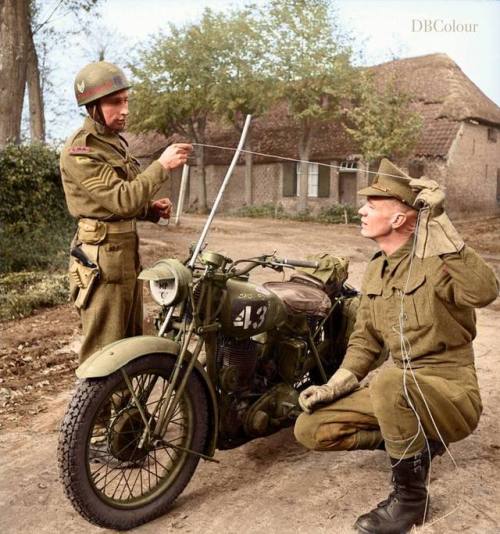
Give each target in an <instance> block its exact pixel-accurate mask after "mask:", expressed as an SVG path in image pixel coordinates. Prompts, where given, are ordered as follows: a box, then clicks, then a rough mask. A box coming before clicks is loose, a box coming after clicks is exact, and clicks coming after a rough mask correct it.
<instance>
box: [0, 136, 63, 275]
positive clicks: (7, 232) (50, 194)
mask: <svg viewBox="0 0 500 534" xmlns="http://www.w3.org/2000/svg"><path fill="white" fill-rule="evenodd" d="M58 159H59V158H58V154H57V153H56V152H55V151H54V150H52V149H50V148H48V147H45V146H42V145H32V146H25V145H20V146H13V145H9V146H7V147H6V148H5V150H3V151H1V152H0V176H2V179H1V180H0V273H2V272H4V273H5V272H10V271H21V270H25V269H47V268H48V269H50V270H54V269H57V268H61V266H63V265H65V264H66V263H67V248H68V247H69V241H70V239H71V233H72V231H73V228H72V227H73V223H72V222H71V219H70V217H69V214H68V213H67V211H66V204H65V201H64V192H63V189H62V185H61V179H60V174H59V166H58Z"/></svg>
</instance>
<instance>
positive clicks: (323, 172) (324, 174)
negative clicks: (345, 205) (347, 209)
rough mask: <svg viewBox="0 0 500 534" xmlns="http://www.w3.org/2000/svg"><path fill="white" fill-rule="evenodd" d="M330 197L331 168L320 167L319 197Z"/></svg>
mask: <svg viewBox="0 0 500 534" xmlns="http://www.w3.org/2000/svg"><path fill="white" fill-rule="evenodd" d="M329 196H330V167H325V166H324V165H319V179H318V197H321V198H328V197H329Z"/></svg>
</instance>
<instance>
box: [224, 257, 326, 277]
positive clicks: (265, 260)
mask: <svg viewBox="0 0 500 534" xmlns="http://www.w3.org/2000/svg"><path fill="white" fill-rule="evenodd" d="M240 262H241V263H243V262H247V263H248V265H247V266H246V267H244V268H243V269H239V270H237V269H235V268H234V266H235V265H236V264H237V263H240ZM258 266H261V267H270V268H271V269H278V270H283V267H308V268H311V269H316V268H317V267H318V266H319V264H318V262H316V261H307V260H292V259H290V258H283V259H280V258H276V257H274V256H262V257H260V258H249V259H248V260H239V261H237V262H235V263H234V264H233V267H232V269H231V275H232V276H243V275H245V274H247V273H249V272H250V271H251V270H252V269H254V268H255V267H258Z"/></svg>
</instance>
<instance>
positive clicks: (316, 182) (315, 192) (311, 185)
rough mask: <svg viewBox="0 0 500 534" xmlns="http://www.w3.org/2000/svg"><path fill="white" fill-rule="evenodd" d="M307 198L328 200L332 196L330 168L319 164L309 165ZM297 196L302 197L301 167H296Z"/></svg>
mask: <svg viewBox="0 0 500 534" xmlns="http://www.w3.org/2000/svg"><path fill="white" fill-rule="evenodd" d="M306 172H307V196H308V197H311V198H327V197H329V196H330V168H329V167H327V166H326V165H320V164H318V163H309V164H308V165H307V171H306ZM295 184H296V185H295V189H296V195H297V196H300V166H299V165H297V166H296V179H295Z"/></svg>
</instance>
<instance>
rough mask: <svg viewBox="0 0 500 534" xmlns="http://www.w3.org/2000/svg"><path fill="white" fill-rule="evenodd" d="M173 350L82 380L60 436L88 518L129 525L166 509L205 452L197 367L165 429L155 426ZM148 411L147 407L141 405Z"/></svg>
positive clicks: (76, 500) (69, 487) (64, 462)
mask: <svg viewBox="0 0 500 534" xmlns="http://www.w3.org/2000/svg"><path fill="white" fill-rule="evenodd" d="M174 363H175V357H173V356H170V355H148V356H144V357H142V358H139V359H137V360H134V361H133V362H130V363H129V364H127V365H126V366H125V367H124V370H125V372H126V374H127V375H128V377H129V379H130V383H131V385H132V388H133V390H134V394H135V396H136V397H137V399H138V400H139V405H140V407H138V406H137V405H136V403H135V401H134V399H133V396H132V395H131V394H130V391H129V390H128V388H127V385H126V383H125V381H124V378H123V376H122V373H121V372H120V371H116V372H115V373H113V374H111V375H109V376H107V377H105V378H102V379H101V378H100V379H88V380H83V381H82V382H81V383H80V384H79V386H78V388H77V390H76V392H75V394H74V396H73V398H72V400H71V403H70V405H69V407H68V410H67V412H66V415H65V418H64V420H63V423H62V426H61V432H60V436H59V448H58V461H59V469H60V474H61V478H62V481H63V484H64V489H65V492H66V495H67V496H68V497H69V499H70V501H71V503H72V505H73V507H74V508H75V509H76V510H77V511H78V512H79V513H80V514H81V515H82V516H83V517H84V518H85V519H87V520H88V521H90V522H92V523H95V524H97V525H100V526H102V527H107V528H115V529H119V530H126V529H129V528H132V527H135V526H137V525H140V524H142V523H145V522H147V521H150V520H151V519H153V518H155V517H157V516H159V515H161V514H163V513H165V512H166V510H167V509H168V507H169V505H170V504H171V503H172V501H173V500H174V499H175V498H176V497H177V496H178V495H179V493H181V491H182V490H183V489H184V488H185V486H186V485H187V483H188V482H189V480H190V479H191V477H192V475H193V473H194V470H195V469H196V466H197V464H198V461H199V456H197V455H194V454H191V453H189V452H187V450H186V449H189V450H191V451H195V452H203V451H204V446H205V443H206V441H207V435H208V412H207V402H208V400H207V399H206V395H205V390H204V386H203V383H202V380H201V378H199V377H198V375H197V374H196V373H195V372H193V373H191V375H190V376H189V379H188V382H187V386H186V388H185V390H184V393H183V395H182V397H181V399H180V402H179V403H178V405H177V407H176V409H175V411H174V414H173V416H172V418H171V421H170V423H169V425H168V427H167V429H166V431H165V432H164V433H163V434H162V435H161V436H160V435H148V433H147V432H146V428H147V425H146V424H145V422H144V417H145V418H146V420H147V421H148V422H149V427H150V428H151V429H154V427H155V421H157V418H158V415H159V413H160V410H161V409H162V407H165V406H166V405H167V404H168V402H169V399H167V398H166V392H167V388H168V385H169V379H170V376H171V374H172V369H173V367H174ZM141 412H142V413H141Z"/></svg>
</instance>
